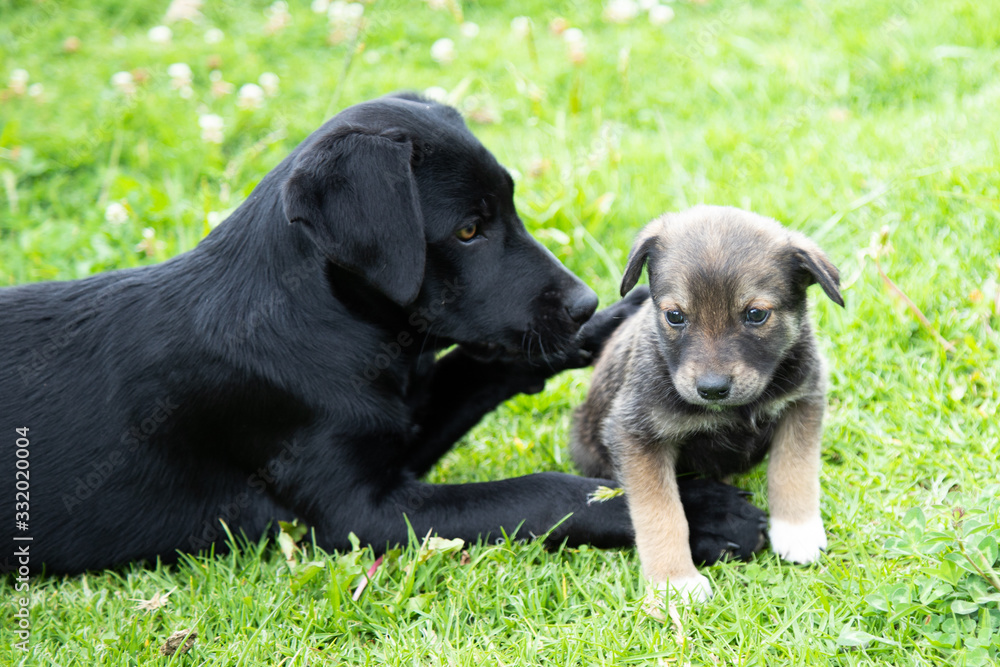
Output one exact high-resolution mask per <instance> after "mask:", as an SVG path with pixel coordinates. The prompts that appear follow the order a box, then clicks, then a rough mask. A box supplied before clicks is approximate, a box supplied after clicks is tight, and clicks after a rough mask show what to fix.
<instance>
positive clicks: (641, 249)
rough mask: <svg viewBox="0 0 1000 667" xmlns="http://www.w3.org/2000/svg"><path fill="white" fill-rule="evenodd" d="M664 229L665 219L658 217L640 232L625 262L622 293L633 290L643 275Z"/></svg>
mask: <svg viewBox="0 0 1000 667" xmlns="http://www.w3.org/2000/svg"><path fill="white" fill-rule="evenodd" d="M662 230H663V220H662V219H661V218H657V219H656V220H654V221H652V222H651V223H649V224H648V225H646V226H645V227H643V229H642V231H641V232H639V236H637V237H636V239H635V243H633V244H632V250H631V251H630V252H629V254H628V261H627V262H625V273H624V274H623V275H622V285H621V290H620V291H621V295H622V296H625V295H626V294H628V293H629V292H631V291H632V288H633V287H635V284H636V283H637V282H639V278H640V277H641V276H642V267H643V266H645V264H646V260H647V259H649V255H650V254H651V253H652V252H653V250H655V249H656V244H657V241H658V240H659V238H660V233H661V232H662Z"/></svg>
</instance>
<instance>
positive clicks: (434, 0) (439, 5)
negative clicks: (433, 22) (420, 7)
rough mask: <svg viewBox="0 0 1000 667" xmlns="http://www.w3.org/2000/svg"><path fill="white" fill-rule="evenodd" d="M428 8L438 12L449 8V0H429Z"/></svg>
mask: <svg viewBox="0 0 1000 667" xmlns="http://www.w3.org/2000/svg"><path fill="white" fill-rule="evenodd" d="M427 6H428V7H430V8H431V9H433V10H434V11H436V12H439V11H441V10H442V9H447V8H448V0H427Z"/></svg>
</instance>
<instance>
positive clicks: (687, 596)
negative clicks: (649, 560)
mask: <svg viewBox="0 0 1000 667" xmlns="http://www.w3.org/2000/svg"><path fill="white" fill-rule="evenodd" d="M655 586H656V595H657V597H658V598H659V599H661V600H662V599H663V593H664V591H666V590H667V589H668V588H669V589H670V591H669V601H670V602H677V603H679V604H693V603H695V602H707V601H708V600H710V599H711V597H712V583H711V582H710V581H709V580H708V577H706V576H705V575H703V574H695V575H694V576H692V577H674V578H673V579H671V580H670V581H660V582H657V583H656V585H655Z"/></svg>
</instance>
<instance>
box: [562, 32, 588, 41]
mask: <svg viewBox="0 0 1000 667" xmlns="http://www.w3.org/2000/svg"><path fill="white" fill-rule="evenodd" d="M562 35H563V41H564V42H566V43H567V44H569V45H574V44H586V43H587V38H586V37H584V36H583V31H582V30H580V29H579V28H566V30H564V31H563V34H562Z"/></svg>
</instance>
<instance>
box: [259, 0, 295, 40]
mask: <svg viewBox="0 0 1000 667" xmlns="http://www.w3.org/2000/svg"><path fill="white" fill-rule="evenodd" d="M264 16H265V18H267V23H266V24H265V26H264V30H265V31H266V32H267V33H268V34H272V33H275V32H278V31H279V30H283V29H284V28H285V27H287V26H288V24H289V23H291V22H292V15H291V14H290V13H289V11H288V3H287V2H285V1H284V0H278V1H277V2H275V3H274V4H272V5H271V6H270V7H268V8H267V9H265V10H264Z"/></svg>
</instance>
